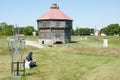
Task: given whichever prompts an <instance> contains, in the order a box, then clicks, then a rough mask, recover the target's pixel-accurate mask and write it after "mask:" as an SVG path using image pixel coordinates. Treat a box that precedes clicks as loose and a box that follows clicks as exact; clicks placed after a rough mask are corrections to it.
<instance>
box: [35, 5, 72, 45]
mask: <svg viewBox="0 0 120 80" xmlns="http://www.w3.org/2000/svg"><path fill="white" fill-rule="evenodd" d="M72 21H73V20H72V19H71V18H70V17H68V16H67V15H66V14H64V13H63V12H62V11H60V10H59V7H58V6H57V4H56V3H53V4H52V6H51V7H50V10H49V11H48V12H47V13H46V14H44V15H43V16H42V17H40V18H39V19H38V20H37V25H38V29H39V39H40V42H41V43H42V44H54V43H69V42H70V41H71V29H72Z"/></svg>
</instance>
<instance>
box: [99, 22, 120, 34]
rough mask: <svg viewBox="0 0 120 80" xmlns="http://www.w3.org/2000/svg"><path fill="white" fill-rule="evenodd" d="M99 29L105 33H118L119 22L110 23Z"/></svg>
mask: <svg viewBox="0 0 120 80" xmlns="http://www.w3.org/2000/svg"><path fill="white" fill-rule="evenodd" d="M101 31H102V33H104V34H106V35H111V36H113V35H118V34H119V33H120V26H119V24H110V25H108V26H107V27H104V28H102V29H101Z"/></svg>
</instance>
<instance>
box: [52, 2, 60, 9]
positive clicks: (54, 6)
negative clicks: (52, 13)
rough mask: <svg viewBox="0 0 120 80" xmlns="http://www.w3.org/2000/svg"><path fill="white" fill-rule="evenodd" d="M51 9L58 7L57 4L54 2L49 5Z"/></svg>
mask: <svg viewBox="0 0 120 80" xmlns="http://www.w3.org/2000/svg"><path fill="white" fill-rule="evenodd" d="M51 9H59V7H58V6H57V4H56V3H53V4H52V6H51Z"/></svg>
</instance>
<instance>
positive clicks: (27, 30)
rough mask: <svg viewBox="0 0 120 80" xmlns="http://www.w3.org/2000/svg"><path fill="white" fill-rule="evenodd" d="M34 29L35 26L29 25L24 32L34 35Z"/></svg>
mask: <svg viewBox="0 0 120 80" xmlns="http://www.w3.org/2000/svg"><path fill="white" fill-rule="evenodd" d="M33 31H34V27H33V26H27V27H25V28H24V30H23V33H24V35H32V32H33Z"/></svg>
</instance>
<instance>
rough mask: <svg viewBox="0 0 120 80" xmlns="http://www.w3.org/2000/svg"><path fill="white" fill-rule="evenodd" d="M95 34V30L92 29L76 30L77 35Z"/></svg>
mask: <svg viewBox="0 0 120 80" xmlns="http://www.w3.org/2000/svg"><path fill="white" fill-rule="evenodd" d="M93 32H94V29H91V28H77V29H76V30H75V35H81V36H89V35H90V34H91V33H93Z"/></svg>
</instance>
